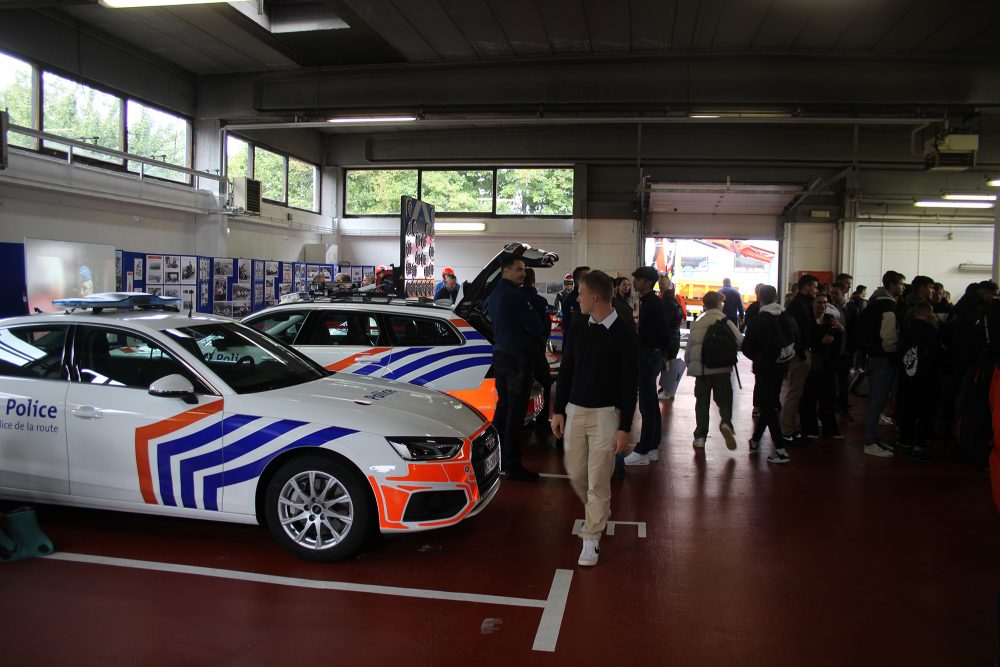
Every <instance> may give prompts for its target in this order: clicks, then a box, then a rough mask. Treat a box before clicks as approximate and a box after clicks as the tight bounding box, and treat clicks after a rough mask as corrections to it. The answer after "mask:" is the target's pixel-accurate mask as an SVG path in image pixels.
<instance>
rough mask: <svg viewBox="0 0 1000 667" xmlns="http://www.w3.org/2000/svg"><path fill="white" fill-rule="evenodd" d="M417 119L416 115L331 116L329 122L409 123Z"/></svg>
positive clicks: (345, 123)
mask: <svg viewBox="0 0 1000 667" xmlns="http://www.w3.org/2000/svg"><path fill="white" fill-rule="evenodd" d="M416 119H417V117H416V116H357V117H354V118H330V119H329V120H327V122H328V123H339V124H344V125H350V124H361V123H408V122H410V121H414V120H416Z"/></svg>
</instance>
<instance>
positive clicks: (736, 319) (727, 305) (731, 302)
mask: <svg viewBox="0 0 1000 667" xmlns="http://www.w3.org/2000/svg"><path fill="white" fill-rule="evenodd" d="M719 294H721V295H722V296H724V297H725V298H726V300H725V301H723V302H722V313H723V314H724V315H725V316H726V317H727V318H729V321H730V322H732V323H733V324H735V325H736V328H737V329H739V328H740V324H741V323H740V320H741V319H743V297H742V296H740V291H739V290H738V289H736V288H735V287H733V281H732V280H730V279H729V278H723V279H722V289H720V290H719Z"/></svg>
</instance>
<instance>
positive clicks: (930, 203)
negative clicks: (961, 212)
mask: <svg viewBox="0 0 1000 667" xmlns="http://www.w3.org/2000/svg"><path fill="white" fill-rule="evenodd" d="M913 205H914V206H918V207H920V208H993V202H987V201H947V200H944V199H925V200H922V201H915V202H913Z"/></svg>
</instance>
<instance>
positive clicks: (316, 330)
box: [302, 310, 380, 347]
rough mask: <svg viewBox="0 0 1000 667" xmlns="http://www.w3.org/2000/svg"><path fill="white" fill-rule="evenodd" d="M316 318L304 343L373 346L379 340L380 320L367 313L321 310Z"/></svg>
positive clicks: (317, 312)
mask: <svg viewBox="0 0 1000 667" xmlns="http://www.w3.org/2000/svg"><path fill="white" fill-rule="evenodd" d="M315 318H316V319H315V324H314V325H313V326H312V329H311V330H310V332H309V334H308V336H307V338H306V340H305V341H304V342H303V343H302V344H305V345H360V346H364V347H371V346H373V345H377V344H378V342H379V340H378V339H379V334H380V332H379V327H378V321H377V320H376V319H375V318H374V317H372V316H371V315H368V314H367V313H357V312H343V311H335V310H321V311H316V315H315Z"/></svg>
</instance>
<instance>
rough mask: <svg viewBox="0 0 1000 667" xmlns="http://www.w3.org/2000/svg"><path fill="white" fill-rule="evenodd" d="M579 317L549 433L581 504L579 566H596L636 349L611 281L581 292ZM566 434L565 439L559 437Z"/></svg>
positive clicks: (601, 279) (631, 395)
mask: <svg viewBox="0 0 1000 667" xmlns="http://www.w3.org/2000/svg"><path fill="white" fill-rule="evenodd" d="M580 287H581V288H580V312H581V315H582V316H581V317H580V318H579V319H578V320H577V322H576V323H575V324H574V325H573V327H574V332H573V342H572V343H571V344H570V346H569V348H568V349H567V350H566V353H565V354H564V355H563V359H562V365H561V366H560V368H559V380H558V382H557V383H556V403H555V411H554V414H553V417H552V430H553V432H554V433H555V435H556V437H562V438H564V439H565V442H566V453H565V456H564V457H563V463H564V465H565V466H566V472H567V474H568V475H569V480H570V484H571V485H572V487H573V490H574V491H575V492H576V495H577V496H578V497H579V498H580V500H581V501H582V502H583V504H584V509H585V517H586V518H585V519H584V523H583V527H582V528H581V529H580V537H581V538H582V539H583V549H582V551H581V552H580V557H579V559H578V561H577V562H578V563H579V564H580V565H583V566H593V565H597V560H598V554H599V552H600V548H599V540H600V539H601V535H602V534H603V533H604V528H605V527H606V526H607V523H608V517H610V516H611V471H612V469H613V467H614V459H615V455H616V454H620V453H624V452H625V451H626V448H627V447H628V443H629V431H630V430H631V429H632V416H633V414H634V413H635V400H636V392H637V390H638V365H639V344H638V340H637V339H636V335H635V332H634V331H633V329H632V327H631V326H629V324H628V323H626V322H623V321H622V318H620V317H619V316H618V313H617V312H616V311H615V309H614V308H612V306H611V292H612V289H613V288H612V283H611V278H610V277H609V276H608V275H607V274H606V273H603V272H601V271H594V272H593V273H591V274H590V275H588V276H586V277H585V278H583V280H582V284H581V286H580ZM564 434H565V435H564Z"/></svg>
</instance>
